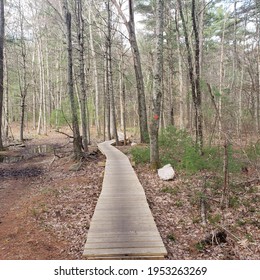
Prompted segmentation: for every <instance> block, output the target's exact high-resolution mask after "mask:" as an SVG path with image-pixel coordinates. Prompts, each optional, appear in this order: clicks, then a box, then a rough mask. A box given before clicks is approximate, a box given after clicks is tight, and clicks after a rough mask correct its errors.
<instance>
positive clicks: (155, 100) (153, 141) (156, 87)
mask: <svg viewBox="0 0 260 280" xmlns="http://www.w3.org/2000/svg"><path fill="white" fill-rule="evenodd" d="M163 12H164V3H163V0H157V1H156V53H155V66H154V76H153V96H152V114H153V119H152V121H151V125H150V164H151V168H152V169H157V168H158V167H159V165H160V160H159V144H158V131H159V122H160V114H161V112H160V110H161V99H162V90H163V89H162V87H163V84H162V72H163V21H164V13H163Z"/></svg>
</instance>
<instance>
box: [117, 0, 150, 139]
mask: <svg viewBox="0 0 260 280" xmlns="http://www.w3.org/2000/svg"><path fill="white" fill-rule="evenodd" d="M112 2H113V4H114V5H115V6H116V8H117V10H118V13H119V14H120V16H121V18H122V19H123V21H124V24H125V26H126V28H127V31H128V34H129V42H130V45H131V51H132V56H133V61H134V69H135V78H136V84H137V98H138V115H139V127H140V138H141V142H142V143H145V142H147V141H148V139H147V138H148V125H147V112H146V102H145V89H144V79H143V72H142V66H141V57H140V52H139V48H138V44H137V39H136V34H135V21H134V9H133V0H129V1H128V4H129V5H128V6H129V21H127V19H126V17H125V15H124V13H123V11H122V9H121V7H120V6H119V4H118V3H117V1H116V0H112Z"/></svg>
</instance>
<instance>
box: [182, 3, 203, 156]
mask: <svg viewBox="0 0 260 280" xmlns="http://www.w3.org/2000/svg"><path fill="white" fill-rule="evenodd" d="M178 6H179V11H180V16H181V21H182V25H183V32H184V38H185V44H186V49H187V53H188V67H189V78H190V83H191V93H192V99H193V104H194V109H195V118H194V120H195V128H196V143H197V144H198V145H199V150H200V153H202V148H203V129H202V128H203V127H202V110H201V91H200V74H199V72H200V66H199V58H200V50H199V36H198V30H197V25H196V15H195V2H194V0H192V19H193V30H194V33H195V48H196V49H195V73H196V77H195V76H194V66H193V59H192V49H191V45H190V42H189V36H188V29H187V25H186V21H185V18H184V14H183V10H182V2H181V0H178Z"/></svg>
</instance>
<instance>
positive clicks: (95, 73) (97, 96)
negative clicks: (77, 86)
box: [89, 9, 101, 135]
mask: <svg viewBox="0 0 260 280" xmlns="http://www.w3.org/2000/svg"><path fill="white" fill-rule="evenodd" d="M89 22H90V24H89V40H90V49H91V54H92V63H93V76H94V83H95V122H96V130H97V134H98V135H100V133H101V128H100V116H99V88H98V72H97V58H96V53H95V50H94V41H93V32H92V22H93V21H92V13H91V9H89Z"/></svg>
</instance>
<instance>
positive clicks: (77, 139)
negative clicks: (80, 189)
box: [63, 0, 83, 160]
mask: <svg viewBox="0 0 260 280" xmlns="http://www.w3.org/2000/svg"><path fill="white" fill-rule="evenodd" d="M63 10H64V19H65V24H66V36H67V51H68V68H67V75H68V95H69V99H70V106H71V114H72V127H73V152H74V158H75V159H76V160H79V159H81V158H82V156H83V155H82V150H81V145H82V140H81V136H80V132H79V123H78V116H77V106H76V102H75V96H74V89H73V57H72V36H71V13H70V12H69V9H68V2H67V0H63Z"/></svg>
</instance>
